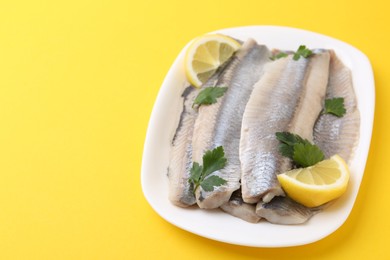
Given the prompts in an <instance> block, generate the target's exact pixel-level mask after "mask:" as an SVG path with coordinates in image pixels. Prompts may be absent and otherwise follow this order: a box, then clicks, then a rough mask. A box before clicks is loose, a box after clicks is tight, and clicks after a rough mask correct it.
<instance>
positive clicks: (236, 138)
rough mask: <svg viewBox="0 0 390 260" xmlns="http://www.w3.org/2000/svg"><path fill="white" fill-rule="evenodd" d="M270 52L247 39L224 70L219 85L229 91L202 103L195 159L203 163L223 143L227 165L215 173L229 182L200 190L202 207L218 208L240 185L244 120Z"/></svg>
mask: <svg viewBox="0 0 390 260" xmlns="http://www.w3.org/2000/svg"><path fill="white" fill-rule="evenodd" d="M269 56H270V52H269V50H268V48H267V47H266V46H262V45H258V44H257V43H256V42H255V41H254V40H248V41H246V42H245V43H244V44H243V46H242V47H241V48H240V50H238V51H237V53H236V54H235V55H234V56H233V58H232V61H231V62H230V63H229V64H228V65H227V66H226V68H225V69H224V71H223V72H222V73H221V75H220V77H219V79H218V82H217V83H216V86H220V87H227V88H228V90H227V91H226V93H225V94H224V95H223V96H222V97H221V98H218V101H217V103H215V104H212V105H208V106H201V107H200V108H199V115H198V117H197V119H196V121H195V128H194V135H193V142H192V146H193V160H194V161H195V162H199V163H201V162H202V157H203V155H204V153H205V152H206V151H208V150H211V149H214V148H216V147H218V146H223V148H224V151H225V157H226V158H227V164H226V166H225V168H224V169H222V170H219V171H216V172H214V173H213V174H212V175H217V176H219V177H221V178H223V179H225V180H226V181H227V184H225V185H223V186H219V187H215V189H214V191H211V192H206V191H204V190H203V189H202V188H201V187H199V189H197V190H196V199H197V203H198V205H199V207H201V208H217V207H219V206H221V205H222V204H224V203H225V202H227V201H228V200H229V198H230V196H231V194H232V193H233V192H234V191H235V190H237V189H239V188H240V176H241V170H240V161H239V156H238V153H239V142H240V132H241V119H242V115H243V113H244V108H245V104H246V103H247V101H248V99H249V96H250V93H251V92H252V89H253V85H254V84H255V83H256V82H257V81H258V80H259V78H260V76H261V75H262V73H263V67H264V64H266V63H267V62H268V61H269Z"/></svg>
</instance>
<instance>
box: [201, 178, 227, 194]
mask: <svg viewBox="0 0 390 260" xmlns="http://www.w3.org/2000/svg"><path fill="white" fill-rule="evenodd" d="M225 183H226V180H224V179H222V178H221V177H219V176H217V175H213V176H210V177H208V178H207V179H205V180H204V181H202V183H201V184H200V186H201V187H202V189H203V190H204V191H213V190H214V187H218V186H221V185H223V184H225Z"/></svg>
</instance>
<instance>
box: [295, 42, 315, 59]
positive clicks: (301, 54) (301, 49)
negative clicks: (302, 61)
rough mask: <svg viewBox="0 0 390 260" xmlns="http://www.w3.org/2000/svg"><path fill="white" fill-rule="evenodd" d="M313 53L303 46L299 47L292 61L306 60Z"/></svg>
mask: <svg viewBox="0 0 390 260" xmlns="http://www.w3.org/2000/svg"><path fill="white" fill-rule="evenodd" d="M312 54H313V52H312V51H311V50H310V49H308V48H306V46H305V45H301V46H299V48H298V50H297V51H296V52H295V53H294V56H293V60H299V58H300V57H303V58H308V57H309V56H310V55H312Z"/></svg>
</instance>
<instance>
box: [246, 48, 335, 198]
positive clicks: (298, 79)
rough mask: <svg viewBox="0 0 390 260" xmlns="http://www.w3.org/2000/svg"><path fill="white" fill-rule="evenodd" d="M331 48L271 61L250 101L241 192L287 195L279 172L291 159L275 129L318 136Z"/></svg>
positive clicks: (288, 166)
mask: <svg viewBox="0 0 390 260" xmlns="http://www.w3.org/2000/svg"><path fill="white" fill-rule="evenodd" d="M328 69H329V52H327V51H322V52H319V53H316V54H314V55H312V56H310V57H309V58H307V59H305V58H300V59H299V60H293V58H292V55H288V57H286V58H282V59H279V60H276V61H274V62H271V63H269V64H267V65H266V67H265V72H264V75H263V76H262V77H261V79H260V80H259V81H258V82H257V83H256V85H255V86H254V90H253V92H252V94H251V96H250V99H249V101H248V103H247V105H246V108H245V112H244V116H243V120H242V130H241V141H240V154H239V156H240V161H241V170H242V175H241V184H242V197H243V199H244V201H245V202H247V203H257V202H258V201H260V200H263V201H264V202H269V201H270V200H271V199H272V198H273V197H274V196H280V195H284V192H283V190H282V188H281V187H280V184H279V182H278V181H277V178H276V175H277V174H280V173H283V172H285V171H287V170H290V169H291V167H292V162H291V160H290V159H289V158H286V157H283V156H282V155H280V153H279V151H278V146H279V141H278V140H277V139H276V137H275V133H276V132H291V133H294V134H298V135H300V136H301V137H303V138H306V139H308V140H312V139H313V127H314V124H315V122H316V119H317V118H318V115H319V114H320V112H321V110H322V103H323V99H324V97H325V92H326V86H327V82H328Z"/></svg>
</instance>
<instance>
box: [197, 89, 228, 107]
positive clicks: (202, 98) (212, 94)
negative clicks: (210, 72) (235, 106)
mask: <svg viewBox="0 0 390 260" xmlns="http://www.w3.org/2000/svg"><path fill="white" fill-rule="evenodd" d="M226 90H227V87H217V86H215V87H207V88H204V89H203V90H202V91H201V92H199V94H198V96H197V97H196V98H195V101H194V104H193V106H192V107H194V106H195V105H198V106H201V105H211V104H214V103H216V102H217V98H219V97H222V96H223V94H225V92H226Z"/></svg>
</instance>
